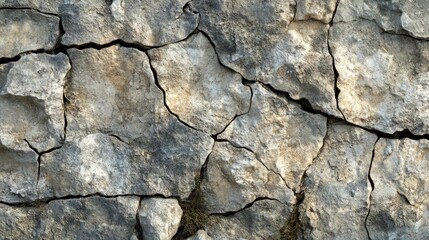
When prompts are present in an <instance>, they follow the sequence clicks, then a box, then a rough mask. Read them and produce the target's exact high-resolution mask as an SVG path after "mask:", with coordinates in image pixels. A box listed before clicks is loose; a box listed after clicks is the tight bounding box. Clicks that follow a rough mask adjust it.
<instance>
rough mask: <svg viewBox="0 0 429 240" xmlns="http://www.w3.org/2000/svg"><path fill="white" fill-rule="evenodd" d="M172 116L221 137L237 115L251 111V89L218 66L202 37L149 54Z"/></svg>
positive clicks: (210, 46) (197, 36) (209, 46)
mask: <svg viewBox="0 0 429 240" xmlns="http://www.w3.org/2000/svg"><path fill="white" fill-rule="evenodd" d="M149 56H150V58H151V59H152V64H153V66H154V69H155V71H156V73H157V76H158V81H159V84H160V86H161V87H162V88H163V89H164V91H165V95H166V103H167V105H168V107H169V108H170V109H171V111H172V112H174V113H175V114H177V115H178V116H179V118H180V119H181V120H183V121H184V122H186V123H188V124H189V125H191V126H192V127H194V128H197V129H200V130H202V131H206V132H208V133H210V134H212V135H214V134H217V133H220V132H221V131H222V130H223V129H224V128H225V127H226V126H227V125H228V123H230V122H231V121H232V120H233V118H234V117H235V116H236V115H240V114H243V113H245V112H247V111H248V109H249V105H250V97H251V92H250V89H249V88H248V87H246V86H244V85H242V84H241V76H240V74H238V73H235V72H233V71H231V70H229V69H227V68H225V67H223V66H221V65H220V64H219V61H218V58H217V56H216V53H215V51H214V49H213V47H212V45H211V44H210V42H209V40H208V39H206V38H205V37H204V36H203V35H202V34H201V33H199V34H197V35H194V36H192V37H190V38H189V39H188V40H186V41H184V42H181V43H177V44H171V45H168V46H165V47H162V48H156V49H154V50H150V51H149Z"/></svg>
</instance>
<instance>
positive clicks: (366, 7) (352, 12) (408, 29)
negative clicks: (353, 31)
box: [334, 0, 429, 39]
mask: <svg viewBox="0 0 429 240" xmlns="http://www.w3.org/2000/svg"><path fill="white" fill-rule="evenodd" d="M427 9H428V2H427V0H413V1H398V0H383V1H380V0H341V1H339V5H338V9H337V12H336V14H335V19H334V21H335V22H350V21H354V20H359V19H362V18H363V19H367V20H374V21H375V22H377V24H378V26H380V27H381V28H382V29H383V30H384V31H387V32H393V33H398V34H407V35H410V36H413V37H416V38H421V39H429V28H428V24H429V15H428V14H427Z"/></svg>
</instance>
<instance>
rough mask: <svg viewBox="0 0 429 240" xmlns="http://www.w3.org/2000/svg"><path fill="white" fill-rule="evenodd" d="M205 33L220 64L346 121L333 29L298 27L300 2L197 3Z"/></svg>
mask: <svg viewBox="0 0 429 240" xmlns="http://www.w3.org/2000/svg"><path fill="white" fill-rule="evenodd" d="M191 6H192V9H194V10H195V11H197V12H199V13H200V15H201V21H200V25H199V27H198V28H199V29H200V30H202V31H204V32H205V33H207V35H208V36H209V37H210V39H211V40H212V41H213V43H214V45H215V47H216V52H217V53H218V56H219V60H220V61H221V62H222V64H224V65H225V66H227V67H229V68H231V69H233V70H235V71H237V72H239V73H240V74H241V75H243V76H244V78H246V79H248V80H257V81H261V82H264V83H267V84H270V85H272V86H273V87H274V88H276V89H278V90H281V91H286V92H288V93H289V94H290V95H291V97H292V98H294V99H301V98H305V99H307V100H309V102H310V103H311V104H312V106H313V108H315V109H318V110H321V111H324V112H326V113H329V114H331V115H335V116H337V117H341V113H340V112H339V111H338V109H337V106H336V100H335V91H334V86H335V76H334V71H333V66H332V58H331V56H330V55H329V51H328V45H327V36H328V28H329V25H328V24H323V23H321V22H318V21H297V22H292V23H291V21H292V18H293V15H294V12H295V10H294V8H295V1H292V0H287V1H280V0H269V1H259V0H252V1H243V0H241V1H232V2H231V1H221V0H213V1H205V0H194V1H192V2H191Z"/></svg>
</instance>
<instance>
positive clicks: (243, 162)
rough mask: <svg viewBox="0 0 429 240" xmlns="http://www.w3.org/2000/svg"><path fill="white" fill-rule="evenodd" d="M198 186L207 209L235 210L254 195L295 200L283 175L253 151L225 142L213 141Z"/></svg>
mask: <svg viewBox="0 0 429 240" xmlns="http://www.w3.org/2000/svg"><path fill="white" fill-rule="evenodd" d="M205 175H206V176H207V177H206V178H204V179H203V181H202V184H201V187H202V191H203V197H204V202H205V205H206V208H207V209H208V211H209V212H214V213H224V212H233V211H238V210H240V209H242V208H244V207H245V206H246V204H248V203H251V202H253V201H255V200H256V199H257V198H263V197H268V198H272V199H277V200H278V201H280V202H283V203H289V204H293V203H294V200H295V198H294V194H293V192H292V190H290V189H289V188H288V187H287V186H286V184H285V182H284V181H283V179H282V178H281V177H280V176H279V175H278V174H277V173H275V172H273V171H270V170H269V169H267V168H266V167H265V166H264V165H263V164H262V163H261V162H259V161H258V160H257V159H256V156H255V154H253V153H252V152H250V151H249V150H246V149H244V148H235V147H234V146H232V145H231V144H229V143H227V142H219V143H216V144H215V146H214V148H213V151H212V152H211V154H210V156H209V159H208V166H207V173H206V174H205Z"/></svg>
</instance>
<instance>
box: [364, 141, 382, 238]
mask: <svg viewBox="0 0 429 240" xmlns="http://www.w3.org/2000/svg"><path fill="white" fill-rule="evenodd" d="M379 140H380V137H378V138H377V140H376V141H375V143H374V147H373V149H372V156H371V162H370V164H369V169H368V181H369V182H370V184H371V192H370V193H369V197H368V213H367V214H366V217H365V229H366V233H367V235H368V239H371V235H370V233H369V229H368V217H369V214H370V212H371V195H372V192H373V191H374V189H375V186H374V181H373V180H372V178H371V169H372V164H373V162H374V156H375V148H376V146H377V142H378V141H379Z"/></svg>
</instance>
